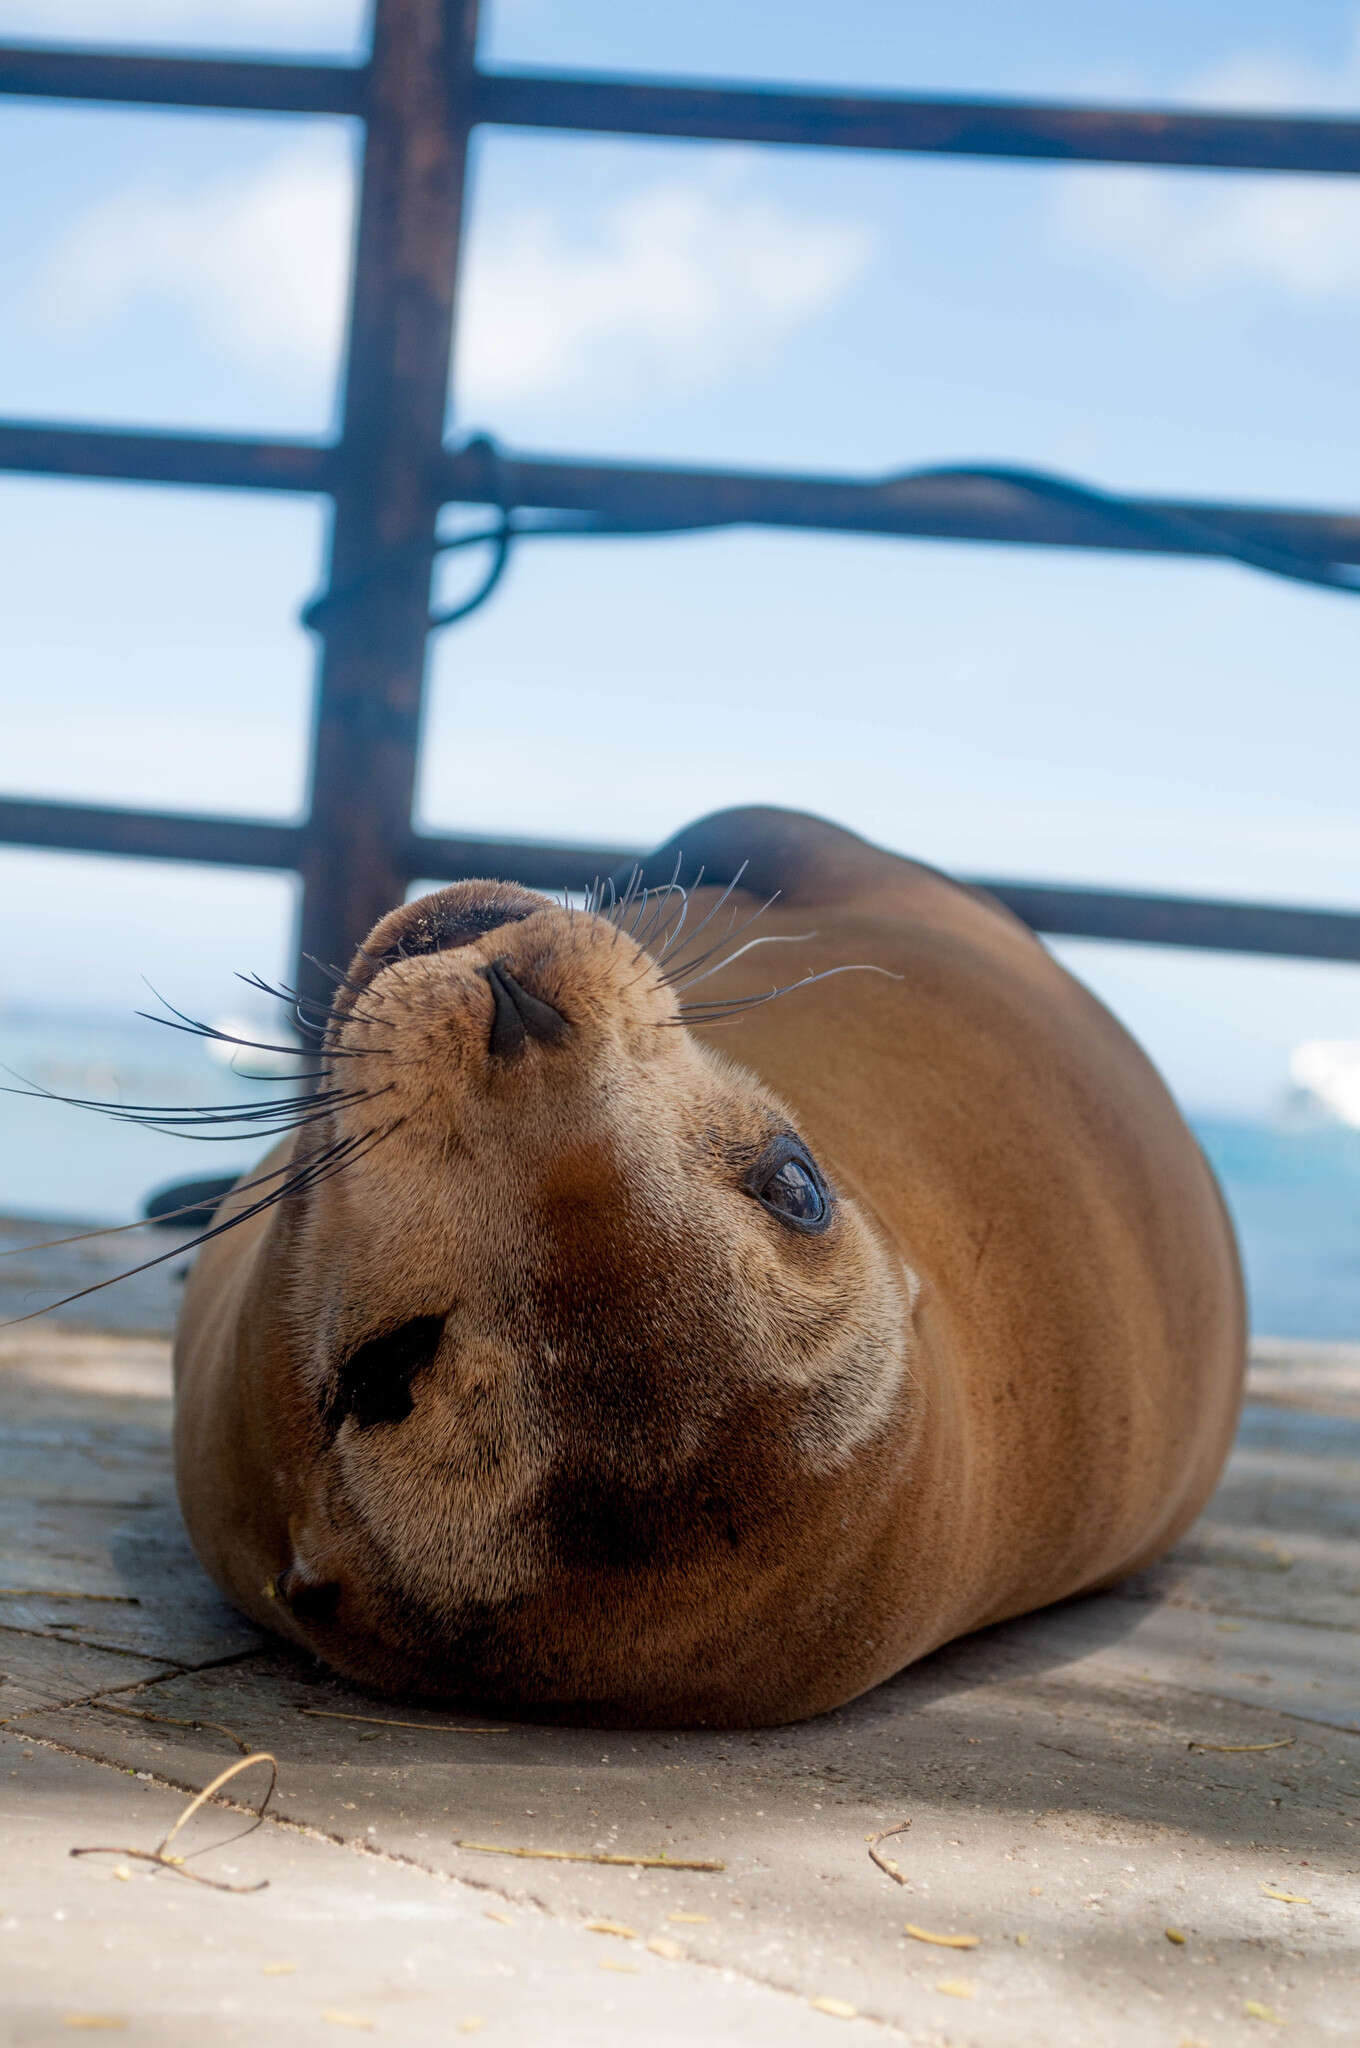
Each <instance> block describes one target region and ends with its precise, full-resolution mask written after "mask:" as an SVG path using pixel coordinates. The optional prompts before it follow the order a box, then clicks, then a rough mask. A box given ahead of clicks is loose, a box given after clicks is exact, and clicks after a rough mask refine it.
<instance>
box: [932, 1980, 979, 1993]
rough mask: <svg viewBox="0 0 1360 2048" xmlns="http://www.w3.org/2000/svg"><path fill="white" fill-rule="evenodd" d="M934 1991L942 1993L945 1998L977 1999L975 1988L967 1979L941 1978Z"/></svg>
mask: <svg viewBox="0 0 1360 2048" xmlns="http://www.w3.org/2000/svg"><path fill="white" fill-rule="evenodd" d="M935 1989H936V1990H937V1991H943V1993H944V1995H945V1997H946V1998H976V1997H977V1986H976V1985H975V1984H973V1983H970V1981H969V1979H968V1978H967V1977H941V1979H940V1981H939V1983H938V1984H937V1985H936V1986H935Z"/></svg>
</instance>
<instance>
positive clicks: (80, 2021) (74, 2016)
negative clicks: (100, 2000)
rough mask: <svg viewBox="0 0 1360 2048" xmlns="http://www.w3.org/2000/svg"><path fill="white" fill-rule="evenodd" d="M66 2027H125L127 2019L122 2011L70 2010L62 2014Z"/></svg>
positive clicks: (63, 2023)
mask: <svg viewBox="0 0 1360 2048" xmlns="http://www.w3.org/2000/svg"><path fill="white" fill-rule="evenodd" d="M61 2023H62V2025H63V2026H64V2027H91V2028H94V2027H107V2028H115V2027H119V2028H121V2027H125V2026H126V2025H127V2020H126V2019H125V2018H124V2016H123V2014H122V2013H120V2012H68V2013H64V2014H63V2015H62V2022H61Z"/></svg>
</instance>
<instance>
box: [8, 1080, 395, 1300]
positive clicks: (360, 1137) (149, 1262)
mask: <svg viewBox="0 0 1360 2048" xmlns="http://www.w3.org/2000/svg"><path fill="white" fill-rule="evenodd" d="M404 1122H405V1118H404V1117H398V1118H397V1119H396V1121H395V1122H394V1123H390V1124H388V1125H387V1126H386V1128H385V1129H384V1130H382V1131H379V1132H374V1131H371V1130H370V1131H364V1132H358V1133H356V1134H354V1135H353V1136H351V1137H348V1138H341V1139H339V1140H338V1141H337V1143H336V1144H334V1145H330V1146H328V1147H326V1149H325V1150H324V1151H322V1152H320V1153H318V1154H317V1155H316V1156H315V1157H314V1158H313V1159H311V1160H309V1161H308V1162H307V1164H306V1165H305V1166H304V1167H303V1168H302V1169H301V1170H300V1171H296V1172H293V1173H292V1175H291V1178H289V1179H288V1180H286V1181H284V1182H283V1184H282V1186H280V1187H277V1188H273V1189H271V1190H270V1192H269V1193H268V1194H267V1195H265V1196H264V1197H263V1198H262V1199H261V1200H260V1201H258V1202H252V1203H250V1204H249V1205H248V1207H246V1208H244V1209H238V1210H235V1211H234V1212H233V1213H232V1214H231V1215H230V1216H229V1217H228V1218H227V1219H226V1221H225V1222H224V1223H214V1224H211V1225H210V1226H209V1227H208V1229H207V1230H204V1231H201V1232H200V1233H199V1235H198V1236H197V1237H191V1238H190V1239H189V1240H188V1241H187V1243H185V1244H176V1245H172V1246H171V1248H170V1250H169V1251H168V1252H160V1253H158V1254H157V1256H156V1257H155V1258H154V1259H144V1260H143V1261H142V1263H141V1265H140V1266H129V1267H128V1268H127V1270H126V1272H123V1273H114V1274H111V1275H110V1277H109V1278H108V1279H107V1280H96V1281H94V1282H93V1284H92V1285H91V1286H89V1287H80V1288H77V1289H76V1291H75V1293H74V1294H65V1295H63V1296H62V1298H61V1300H60V1301H49V1302H47V1303H46V1304H45V1305H44V1306H43V1307H42V1308H35V1309H32V1310H30V1311H29V1313H28V1314H27V1315H24V1316H10V1317H9V1318H8V1319H7V1320H6V1321H5V1322H3V1323H0V1330H12V1329H14V1328H15V1327H16V1325H18V1324H20V1323H31V1322H34V1321H35V1320H36V1319H37V1317H39V1316H45V1315H50V1314H51V1313H52V1311H53V1309H58V1308H69V1307H70V1305H71V1303H72V1302H73V1301H83V1300H84V1299H85V1297H86V1296H87V1295H89V1294H99V1293H100V1292H102V1290H103V1289H104V1288H105V1287H114V1286H116V1285H117V1284H118V1282H119V1281H120V1280H131V1279H132V1278H133V1277H134V1276H135V1275H136V1274H138V1273H149V1272H150V1271H151V1269H152V1267H153V1266H163V1265H164V1264H165V1262H166V1260H167V1259H174V1258H179V1257H180V1256H181V1255H182V1254H184V1253H186V1252H193V1251H197V1250H198V1249H199V1247H200V1246H201V1245H205V1244H207V1243H208V1242H209V1241H210V1240H211V1239H212V1238H215V1237H221V1236H222V1235H223V1233H224V1232H225V1231H228V1230H234V1229H235V1228H236V1226H237V1224H238V1223H247V1222H249V1221H250V1219H251V1218H252V1217H253V1216H258V1215H260V1214H261V1213H262V1212H263V1211H264V1210H266V1209H269V1208H272V1207H274V1206H275V1205H276V1204H277V1203H279V1202H282V1201H285V1200H286V1199H287V1198H288V1196H290V1195H293V1194H299V1193H303V1192H306V1191H309V1190H310V1189H311V1188H313V1187H316V1186H318V1185H319V1184H320V1183H321V1182H322V1181H324V1180H329V1179H330V1177H331V1175H332V1174H333V1173H338V1172H340V1171H341V1170H342V1169H343V1168H344V1167H346V1166H350V1165H352V1164H354V1163H355V1161H356V1160H358V1159H362V1158H364V1157H366V1155H367V1153H368V1152H370V1151H372V1150H373V1149H374V1146H375V1145H380V1144H381V1143H382V1142H383V1140H384V1139H385V1138H390V1137H391V1135H392V1133H393V1132H394V1131H396V1130H399V1129H400V1127H401V1125H402V1124H403V1123H404ZM370 1140H371V1141H372V1143H370V1142H368V1141H370ZM291 1164H292V1162H290V1165H291ZM273 1177H274V1176H273V1175H272V1174H268V1175H261V1176H260V1178H261V1179H272V1178H273ZM245 1185H246V1186H247V1187H251V1186H254V1185H255V1183H254V1182H247V1183H246V1184H245ZM125 1227H126V1226H125Z"/></svg>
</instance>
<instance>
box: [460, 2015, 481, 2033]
mask: <svg viewBox="0 0 1360 2048" xmlns="http://www.w3.org/2000/svg"><path fill="white" fill-rule="evenodd" d="M485 2025H486V2021H485V2020H484V2019H483V2018H482V2015H481V2014H480V2013H479V2012H469V2013H465V2014H464V2016H463V2018H462V2019H461V2020H459V2022H458V2032H459V2033H460V2034H480V2033H481V2031H482V2028H483V2027H484V2026H485Z"/></svg>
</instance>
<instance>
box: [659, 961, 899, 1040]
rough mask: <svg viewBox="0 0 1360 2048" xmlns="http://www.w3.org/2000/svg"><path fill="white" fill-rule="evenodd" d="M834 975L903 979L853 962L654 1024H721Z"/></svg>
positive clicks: (681, 1010) (688, 1006)
mask: <svg viewBox="0 0 1360 2048" xmlns="http://www.w3.org/2000/svg"><path fill="white" fill-rule="evenodd" d="M837 974H882V975H886V976H887V978H888V980H889V981H904V980H905V979H906V976H905V975H901V974H894V973H893V971H892V969H891V968H890V967H877V966H875V965H874V963H873V962H872V961H870V960H855V961H851V962H849V963H848V964H847V965H846V966H844V967H824V968H823V969H822V971H821V973H820V974H804V975H802V976H800V978H799V979H798V980H797V981H789V982H785V984H784V986H783V987H782V988H772V989H768V990H767V991H766V992H765V994H764V995H760V996H736V997H734V998H733V999H732V1001H730V1002H723V1001H722V1000H721V999H720V998H717V997H715V998H714V999H713V1001H712V1002H699V1003H681V1004H679V1005H677V1013H676V1015H675V1016H674V1017H663V1018H660V1019H659V1020H658V1022H659V1023H660V1024H661V1025H667V1024H670V1025H674V1024H688V1023H691V1022H698V1023H701V1024H722V1023H725V1022H726V1021H727V1020H728V1018H731V1017H739V1016H740V1015H741V1014H742V1013H743V1011H746V1010H758V1009H759V1008H760V1006H761V1004H762V1003H773V1002H774V1001H776V1000H777V998H778V997H780V996H787V995H792V994H793V991H794V990H795V989H799V988H811V987H812V985H813V983H814V982H817V981H830V980H831V978H832V976H833V975H837Z"/></svg>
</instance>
